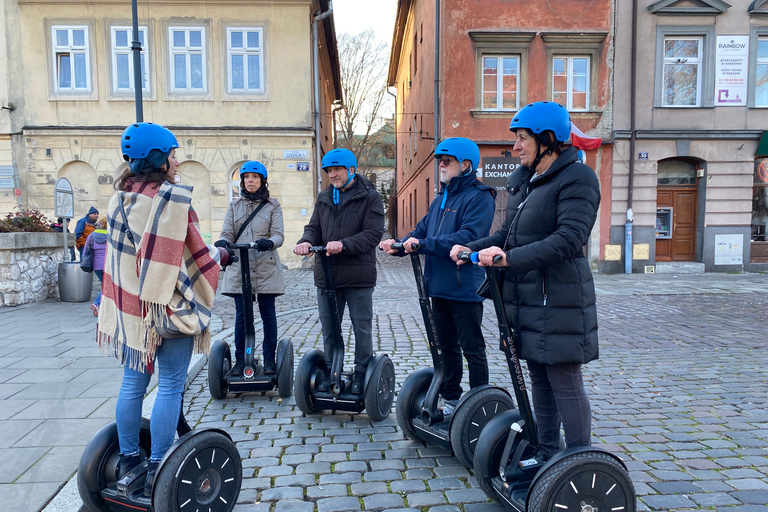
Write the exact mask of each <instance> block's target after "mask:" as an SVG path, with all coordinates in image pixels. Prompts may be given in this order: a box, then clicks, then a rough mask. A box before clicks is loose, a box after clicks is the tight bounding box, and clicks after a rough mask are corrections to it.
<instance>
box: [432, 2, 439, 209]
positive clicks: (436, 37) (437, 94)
mask: <svg viewBox="0 0 768 512" xmlns="http://www.w3.org/2000/svg"><path fill="white" fill-rule="evenodd" d="M439 142H440V0H435V148H437V144H438V143H439ZM433 151H434V150H433ZM433 181H434V184H435V196H434V197H437V195H438V194H439V193H440V167H439V166H438V164H437V160H435V177H434V179H433Z"/></svg>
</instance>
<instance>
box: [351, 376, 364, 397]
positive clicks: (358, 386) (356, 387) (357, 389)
mask: <svg viewBox="0 0 768 512" xmlns="http://www.w3.org/2000/svg"><path fill="white" fill-rule="evenodd" d="M364 387H365V374H364V373H362V372H355V381H354V382H353V383H352V394H353V395H362V394H363V388H364Z"/></svg>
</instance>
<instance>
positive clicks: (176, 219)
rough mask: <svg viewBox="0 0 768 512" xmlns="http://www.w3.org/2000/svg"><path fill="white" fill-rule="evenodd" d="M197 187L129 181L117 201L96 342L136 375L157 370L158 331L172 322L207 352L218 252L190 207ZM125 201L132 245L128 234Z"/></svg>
mask: <svg viewBox="0 0 768 512" xmlns="http://www.w3.org/2000/svg"><path fill="white" fill-rule="evenodd" d="M191 199H192V187H188V186H184V185H173V184H171V183H163V184H162V185H158V184H157V183H152V182H129V186H128V190H126V191H125V192H117V193H115V195H114V196H112V200H111V201H110V202H109V209H108V216H107V219H108V232H109V242H108V244H107V255H106V261H105V262H104V282H103V285H102V299H101V307H100V308H99V325H98V329H97V337H98V342H99V347H100V348H101V350H102V351H103V352H104V353H105V354H112V355H114V356H115V357H117V358H118V359H119V360H120V362H121V363H122V364H123V365H130V367H131V368H133V369H135V370H137V371H150V372H151V371H152V362H153V361H154V358H155V351H156V350H157V347H158V346H160V344H161V343H162V341H163V340H162V338H160V337H159V336H158V335H157V333H156V331H155V328H154V326H155V325H157V324H159V323H162V320H163V316H166V317H170V318H171V319H172V322H173V324H174V325H176V327H178V328H179V329H180V330H181V331H182V332H183V333H186V334H189V335H190V336H192V337H193V339H194V344H195V346H194V350H195V352H198V353H199V352H202V353H207V352H208V348H209V344H210V337H211V334H210V329H209V325H210V321H211V311H210V310H211V306H212V305H213V299H214V297H215V295H216V286H217V284H218V280H219V264H218V262H219V252H218V250H217V249H216V248H215V247H212V246H207V245H206V244H205V242H203V238H202V236H201V235H200V231H199V228H198V226H197V214H196V213H195V211H194V210H193V209H192V207H191V204H190V202H191ZM121 200H122V201H123V205H124V207H125V213H126V215H127V217H128V224H129V226H130V228H131V231H132V232H133V233H134V242H135V244H136V245H135V248H134V245H133V244H132V243H131V241H130V240H129V239H128V237H127V235H126V229H125V227H124V226H123V216H122V214H121V212H120V207H119V204H120V203H119V201H121Z"/></svg>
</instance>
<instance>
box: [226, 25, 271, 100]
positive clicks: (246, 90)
mask: <svg viewBox="0 0 768 512" xmlns="http://www.w3.org/2000/svg"><path fill="white" fill-rule="evenodd" d="M233 32H241V33H242V34H243V47H242V48H232V33H233ZM248 32H256V33H258V34H259V46H258V48H256V49H250V48H248V47H247V40H248V37H247V33H248ZM226 34H227V40H226V47H227V92H229V93H230V94H254V93H255V94H262V93H263V92H264V90H265V86H264V82H265V77H264V52H263V47H264V29H263V28H262V27H227V31H226ZM234 55H242V56H243V88H242V89H235V88H234V87H233V86H232V57H233V56H234ZM250 55H256V56H258V57H259V87H258V88H250V87H249V86H248V81H249V77H248V62H247V61H248V59H247V57H248V56H250Z"/></svg>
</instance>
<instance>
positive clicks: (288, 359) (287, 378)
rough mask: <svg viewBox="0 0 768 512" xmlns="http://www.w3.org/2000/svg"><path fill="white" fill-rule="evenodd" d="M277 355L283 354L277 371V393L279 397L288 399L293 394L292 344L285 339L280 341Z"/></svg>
mask: <svg viewBox="0 0 768 512" xmlns="http://www.w3.org/2000/svg"><path fill="white" fill-rule="evenodd" d="M283 345H285V351H283V350H282V347H283ZM277 353H278V354H280V353H282V354H283V359H282V361H280V368H278V370H277V392H278V393H279V394H280V396H281V397H283V398H288V397H289V396H291V394H292V393H293V342H291V340H286V339H283V340H280V343H279V344H278V347H277Z"/></svg>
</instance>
